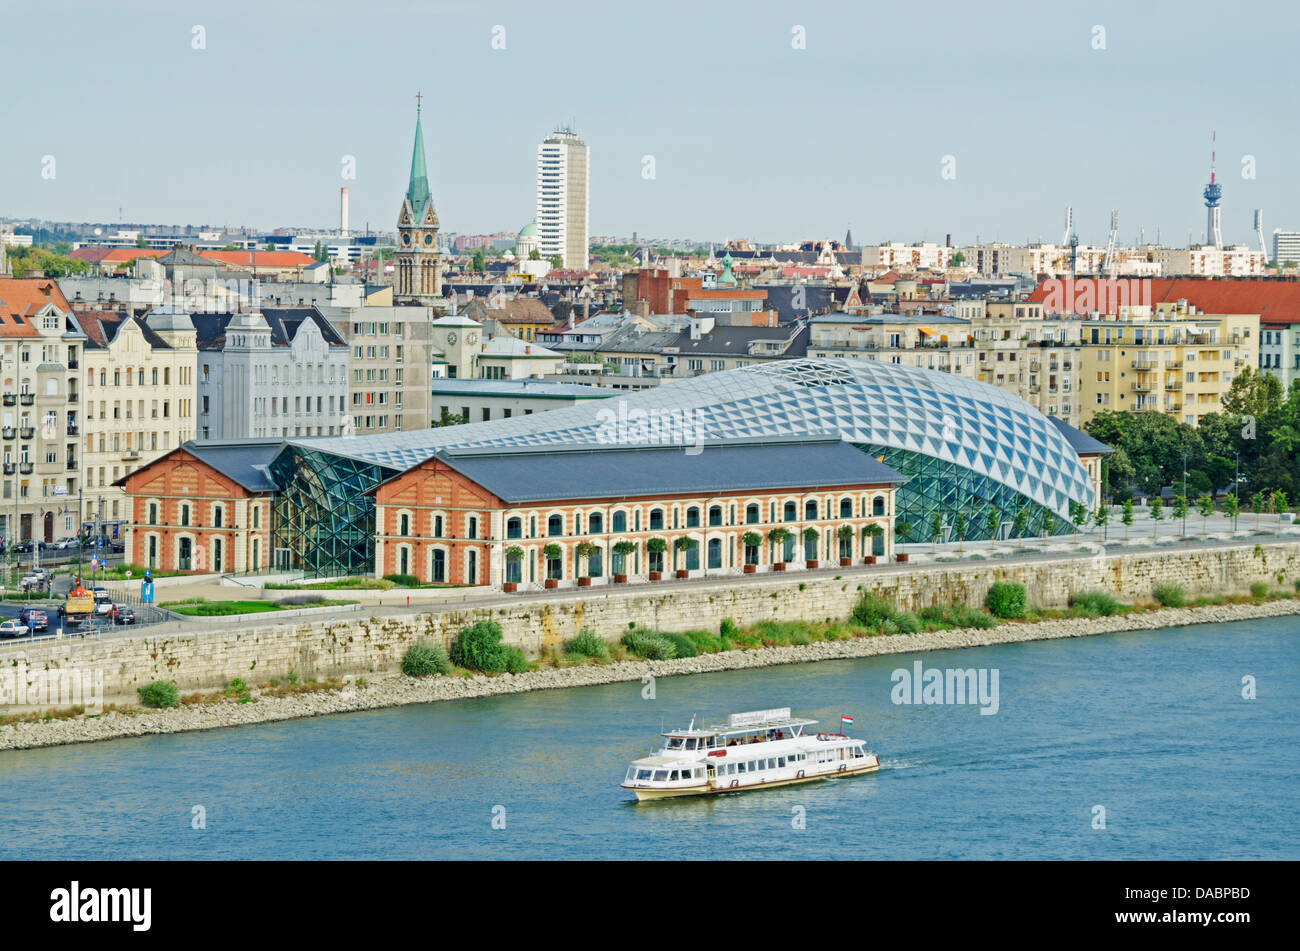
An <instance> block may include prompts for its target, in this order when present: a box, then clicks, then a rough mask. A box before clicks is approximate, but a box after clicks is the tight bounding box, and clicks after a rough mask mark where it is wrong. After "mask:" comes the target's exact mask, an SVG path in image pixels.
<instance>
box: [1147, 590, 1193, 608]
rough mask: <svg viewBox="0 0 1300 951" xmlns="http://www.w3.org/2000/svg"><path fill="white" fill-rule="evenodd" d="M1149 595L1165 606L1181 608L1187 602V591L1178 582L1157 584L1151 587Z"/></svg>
mask: <svg viewBox="0 0 1300 951" xmlns="http://www.w3.org/2000/svg"><path fill="white" fill-rule="evenodd" d="M1151 597H1153V598H1155V599H1156V600H1157V601H1159V602H1160V603H1161V604H1162V605H1164V606H1165V607H1167V608H1181V607H1182V606H1183V605H1185V604H1186V603H1187V592H1186V591H1184V590H1183V586H1182V585H1180V584H1158V585H1156V586H1155V587H1154V588H1152V589H1151Z"/></svg>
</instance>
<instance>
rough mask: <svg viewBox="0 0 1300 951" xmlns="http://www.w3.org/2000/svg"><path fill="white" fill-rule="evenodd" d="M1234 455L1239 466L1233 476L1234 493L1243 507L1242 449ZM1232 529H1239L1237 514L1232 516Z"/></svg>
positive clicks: (1238, 503)
mask: <svg viewBox="0 0 1300 951" xmlns="http://www.w3.org/2000/svg"><path fill="white" fill-rule="evenodd" d="M1233 455H1234V456H1236V458H1237V468H1236V472H1234V473H1233V476H1232V494H1233V495H1235V496H1236V497H1237V507H1238V508H1239V509H1240V508H1241V450H1240V449H1238V450H1237V451H1236V452H1234V453H1233ZM1232 530H1233V531H1234V532H1235V531H1236V530H1237V516H1236V515H1233V516H1232Z"/></svg>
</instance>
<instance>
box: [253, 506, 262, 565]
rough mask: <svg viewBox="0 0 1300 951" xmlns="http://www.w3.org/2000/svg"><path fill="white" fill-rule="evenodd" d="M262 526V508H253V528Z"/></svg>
mask: <svg viewBox="0 0 1300 951" xmlns="http://www.w3.org/2000/svg"><path fill="white" fill-rule="evenodd" d="M261 524H262V507H261V506H260V505H254V506H253V527H254V528H259V527H260V526H261ZM254 544H256V543H254ZM254 561H256V559H254Z"/></svg>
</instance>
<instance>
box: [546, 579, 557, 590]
mask: <svg viewBox="0 0 1300 951" xmlns="http://www.w3.org/2000/svg"><path fill="white" fill-rule="evenodd" d="M559 586H560V581H559V579H558V578H547V579H546V587H548V588H558V587H559Z"/></svg>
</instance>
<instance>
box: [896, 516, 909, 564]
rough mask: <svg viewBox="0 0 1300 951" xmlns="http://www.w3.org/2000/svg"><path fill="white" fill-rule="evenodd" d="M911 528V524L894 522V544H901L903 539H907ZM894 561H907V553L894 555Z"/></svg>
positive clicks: (901, 552)
mask: <svg viewBox="0 0 1300 951" xmlns="http://www.w3.org/2000/svg"><path fill="white" fill-rule="evenodd" d="M912 528H913V525H912V523H911V522H895V523H894V543H895V544H897V543H898V542H901V541H902V540H903V539H905V538H907V536H908V535H911V534H912ZM894 560H895V561H907V552H903V551H900V552H898V553H897V554H895V555H894Z"/></svg>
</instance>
